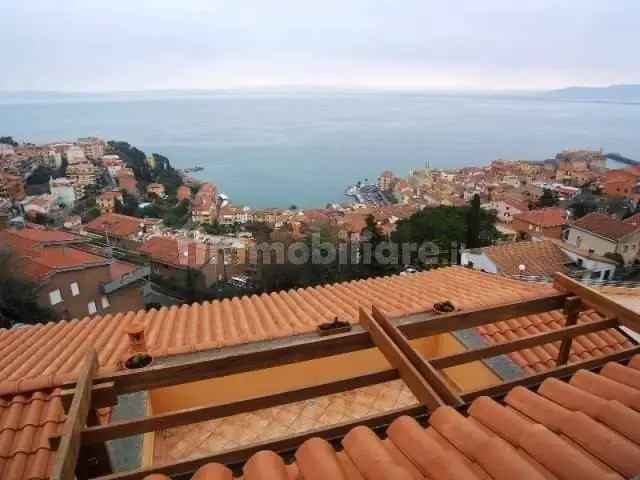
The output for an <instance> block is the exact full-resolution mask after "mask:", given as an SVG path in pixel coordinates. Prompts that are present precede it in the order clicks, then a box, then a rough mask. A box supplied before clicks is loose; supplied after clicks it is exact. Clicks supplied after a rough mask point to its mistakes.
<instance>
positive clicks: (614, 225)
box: [572, 212, 638, 240]
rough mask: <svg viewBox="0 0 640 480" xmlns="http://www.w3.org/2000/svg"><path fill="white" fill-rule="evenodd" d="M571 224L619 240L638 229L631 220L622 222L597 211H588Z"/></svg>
mask: <svg viewBox="0 0 640 480" xmlns="http://www.w3.org/2000/svg"><path fill="white" fill-rule="evenodd" d="M572 226H573V227H576V228H580V229H582V230H586V231H587V232H591V233H594V234H596V235H600V236H601V237H606V238H609V239H611V240H619V239H621V238H622V237H625V236H626V235H629V234H630V233H633V232H635V231H636V230H637V229H638V226H637V225H635V224H634V223H632V222H623V221H620V220H617V219H615V218H611V217H610V216H609V215H605V214H604V213H597V212H593V213H588V214H587V215H585V216H584V217H582V218H579V219H578V220H576V221H575V222H573V223H572Z"/></svg>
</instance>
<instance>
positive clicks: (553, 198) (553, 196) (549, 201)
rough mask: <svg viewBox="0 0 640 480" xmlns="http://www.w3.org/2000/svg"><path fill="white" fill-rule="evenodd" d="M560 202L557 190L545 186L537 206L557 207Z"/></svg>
mask: <svg viewBox="0 0 640 480" xmlns="http://www.w3.org/2000/svg"><path fill="white" fill-rule="evenodd" d="M559 202H560V200H559V199H558V194H557V192H554V191H552V190H550V189H548V188H545V189H544V190H543V191H542V195H540V198H539V199H538V203H537V206H538V207H540V208H544V207H555V206H556V205H558V203H559Z"/></svg>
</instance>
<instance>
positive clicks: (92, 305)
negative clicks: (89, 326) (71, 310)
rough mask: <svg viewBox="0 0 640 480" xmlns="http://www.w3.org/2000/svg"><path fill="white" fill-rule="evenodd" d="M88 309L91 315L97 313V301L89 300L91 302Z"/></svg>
mask: <svg viewBox="0 0 640 480" xmlns="http://www.w3.org/2000/svg"><path fill="white" fill-rule="evenodd" d="M87 309H88V310H89V315H93V314H94V313H96V312H97V311H98V309H97V308H96V302H89V304H88V305H87Z"/></svg>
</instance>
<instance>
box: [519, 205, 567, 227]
mask: <svg viewBox="0 0 640 480" xmlns="http://www.w3.org/2000/svg"><path fill="white" fill-rule="evenodd" d="M514 218H517V219H519V220H522V221H524V222H528V223H532V224H534V225H539V226H540V227H543V228H550V227H558V226H562V225H565V224H566V223H567V212H566V210H564V209H562V208H557V207H548V208H541V209H539V210H531V211H529V212H525V213H520V214H518V215H516V216H515V217H514Z"/></svg>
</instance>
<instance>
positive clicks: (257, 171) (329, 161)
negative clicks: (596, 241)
mask: <svg viewBox="0 0 640 480" xmlns="http://www.w3.org/2000/svg"><path fill="white" fill-rule="evenodd" d="M639 126H640V104H639V103H607V102H586V101H584V102H583V101H570V100H567V101H563V100H562V99H546V98H541V97H535V96H513V95H491V96H490V95H462V94H457V95H454V94H435V93H389V92H365V93H362V92H358V93H353V92H343V93H336V92H327V93H317V92H315V93H308V92H307V93H292V94H284V93H262V94H259V93H246V92H244V93H207V94H178V93H171V94H170V93H162V94H129V95H127V94H118V95H115V94H113V95H99V96H97V95H82V96H80V95H78V96H59V95H42V94H39V95H31V96H28V95H13V96H10V95H2V96H0V135H12V136H14V138H16V139H17V140H19V141H32V142H37V143H40V142H49V141H55V140H67V139H73V138H76V137H80V136H89V135H96V136H100V137H103V138H106V139H118V140H126V141H128V142H129V143H131V144H133V145H136V146H138V147H139V148H142V149H143V150H145V151H146V152H147V153H151V152H157V153H162V154H163V155H166V156H167V157H169V158H170V160H171V161H172V163H173V164H174V165H175V166H177V167H179V168H184V167H190V166H195V165H201V166H203V167H205V170H204V172H201V173H200V174H199V177H200V178H202V179H207V180H211V181H213V182H215V183H217V184H218V185H219V186H220V188H221V190H222V191H224V192H225V193H227V194H228V195H230V196H231V198H232V201H234V203H239V204H247V205H251V206H254V207H264V206H283V207H286V206H289V205H291V204H296V205H299V206H305V207H309V206H322V205H324V204H326V203H327V202H330V201H345V200H346V198H345V197H344V196H343V191H344V188H345V187H346V186H347V185H348V184H350V183H353V182H355V181H356V180H358V179H363V178H369V179H374V178H376V177H377V175H378V174H379V173H380V172H381V171H382V170H385V169H390V170H393V171H394V172H395V173H396V174H400V175H406V173H407V172H408V170H409V169H411V168H416V167H421V166H423V165H425V163H426V162H427V161H428V162H430V163H431V165H432V166H433V167H440V168H447V167H460V166H465V165H483V164H486V163H488V162H490V161H491V160H494V159H497V158H505V159H530V160H542V159H544V158H549V157H551V156H553V155H555V153H556V152H558V151H560V150H562V149H564V148H573V147H580V148H600V147H602V148H604V150H605V151H607V152H620V153H622V154H624V155H626V156H628V157H630V158H635V159H637V160H640V135H639V128H638V127H639Z"/></svg>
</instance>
